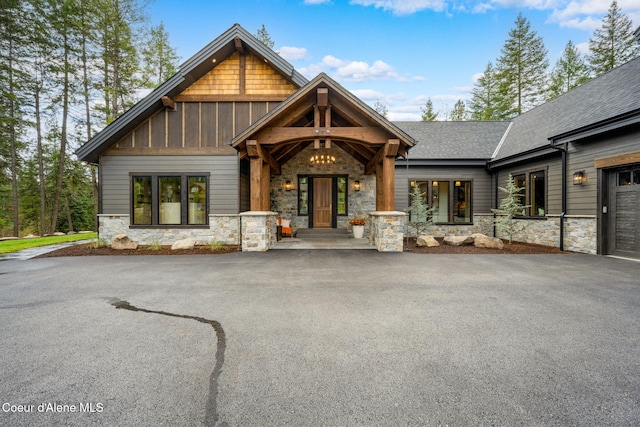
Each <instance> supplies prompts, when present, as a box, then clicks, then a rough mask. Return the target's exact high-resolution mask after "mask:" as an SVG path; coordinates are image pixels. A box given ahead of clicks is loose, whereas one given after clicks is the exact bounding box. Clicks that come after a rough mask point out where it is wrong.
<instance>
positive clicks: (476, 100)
mask: <svg viewBox="0 0 640 427" xmlns="http://www.w3.org/2000/svg"><path fill="white" fill-rule="evenodd" d="M468 108H469V110H470V111H471V120H505V119H508V118H509V115H508V114H507V113H506V112H507V111H508V110H509V108H508V106H506V105H505V100H504V98H503V97H502V96H500V82H499V80H498V76H497V72H496V69H495V68H494V67H493V64H492V63H491V61H489V63H488V64H487V67H486V68H485V70H484V73H483V74H482V77H480V78H479V79H478V81H477V82H476V83H475V85H474V87H473V89H472V90H471V101H469V105H468Z"/></svg>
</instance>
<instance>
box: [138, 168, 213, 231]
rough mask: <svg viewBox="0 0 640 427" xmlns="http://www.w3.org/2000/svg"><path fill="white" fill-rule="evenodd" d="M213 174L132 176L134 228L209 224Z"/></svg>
mask: <svg viewBox="0 0 640 427" xmlns="http://www.w3.org/2000/svg"><path fill="white" fill-rule="evenodd" d="M208 181H209V174H131V189H132V203H131V205H132V208H133V212H132V219H133V221H132V225H146V226H167V225H171V226H200V225H206V224H207V219H208V212H207V207H208V205H209V204H208V203H207V194H208V191H207V188H208Z"/></svg>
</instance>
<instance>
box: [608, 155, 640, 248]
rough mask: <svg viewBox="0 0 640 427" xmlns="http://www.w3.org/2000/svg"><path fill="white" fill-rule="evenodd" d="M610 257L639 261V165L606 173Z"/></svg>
mask: <svg viewBox="0 0 640 427" xmlns="http://www.w3.org/2000/svg"><path fill="white" fill-rule="evenodd" d="M608 208H609V214H608V216H609V224H608V226H609V235H608V236H607V240H608V251H607V253H609V254H616V255H622V256H629V257H634V258H637V257H640V165H638V166H634V167H626V168H623V169H618V170H614V171H611V172H609V207H608Z"/></svg>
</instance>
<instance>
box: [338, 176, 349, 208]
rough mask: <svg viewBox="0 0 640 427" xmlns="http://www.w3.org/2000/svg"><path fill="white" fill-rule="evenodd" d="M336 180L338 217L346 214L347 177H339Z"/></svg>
mask: <svg viewBox="0 0 640 427" xmlns="http://www.w3.org/2000/svg"><path fill="white" fill-rule="evenodd" d="M337 180H338V212H337V213H338V215H346V214H347V177H345V176H339V177H338V178H337Z"/></svg>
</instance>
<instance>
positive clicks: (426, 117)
mask: <svg viewBox="0 0 640 427" xmlns="http://www.w3.org/2000/svg"><path fill="white" fill-rule="evenodd" d="M420 111H421V112H422V121H423V122H433V121H435V120H436V119H437V118H438V113H436V112H435V111H433V102H431V98H427V102H426V103H425V104H424V107H420Z"/></svg>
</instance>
